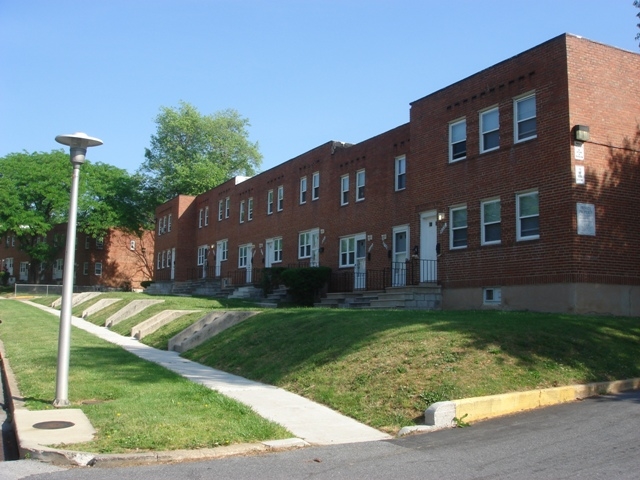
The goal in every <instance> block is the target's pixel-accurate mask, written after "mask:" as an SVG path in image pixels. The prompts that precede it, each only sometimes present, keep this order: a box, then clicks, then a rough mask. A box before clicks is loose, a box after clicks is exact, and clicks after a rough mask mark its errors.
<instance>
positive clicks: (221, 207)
mask: <svg viewBox="0 0 640 480" xmlns="http://www.w3.org/2000/svg"><path fill="white" fill-rule="evenodd" d="M223 213H224V200H219V201H218V221H219V222H221V221H222V217H223Z"/></svg>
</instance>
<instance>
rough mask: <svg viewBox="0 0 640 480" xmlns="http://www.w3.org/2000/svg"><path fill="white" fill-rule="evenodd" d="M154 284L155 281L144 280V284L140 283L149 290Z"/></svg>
mask: <svg viewBox="0 0 640 480" xmlns="http://www.w3.org/2000/svg"><path fill="white" fill-rule="evenodd" d="M152 283H153V280H143V281H142V282H140V286H141V287H142V288H148V287H149V285H151V284H152Z"/></svg>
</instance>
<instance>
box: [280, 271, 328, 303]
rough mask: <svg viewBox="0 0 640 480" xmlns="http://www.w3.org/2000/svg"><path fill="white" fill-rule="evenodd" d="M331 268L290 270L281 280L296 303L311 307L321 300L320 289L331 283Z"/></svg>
mask: <svg viewBox="0 0 640 480" xmlns="http://www.w3.org/2000/svg"><path fill="white" fill-rule="evenodd" d="M330 275H331V269H330V268H329V267H308V268H289V269H286V270H284V271H283V272H282V274H281V278H282V281H283V282H284V284H285V285H286V286H287V288H288V289H289V293H290V294H291V296H292V297H293V301H294V303H296V304H298V305H303V306H311V305H313V304H314V302H315V301H316V300H318V299H319V292H320V289H321V288H322V287H323V286H324V285H325V284H326V283H327V282H328V281H329V277H330Z"/></svg>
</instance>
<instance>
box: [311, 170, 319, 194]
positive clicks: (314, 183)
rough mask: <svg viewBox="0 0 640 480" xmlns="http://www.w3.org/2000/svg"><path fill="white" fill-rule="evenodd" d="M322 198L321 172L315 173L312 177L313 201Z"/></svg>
mask: <svg viewBox="0 0 640 480" xmlns="http://www.w3.org/2000/svg"><path fill="white" fill-rule="evenodd" d="M319 198H320V172H314V173H313V176H312V177H311V201H314V200H318V199H319Z"/></svg>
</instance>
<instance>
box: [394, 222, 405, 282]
mask: <svg viewBox="0 0 640 480" xmlns="http://www.w3.org/2000/svg"><path fill="white" fill-rule="evenodd" d="M408 259H409V227H396V228H394V229H393V256H392V264H391V285H392V286H394V287H403V286H404V285H406V283H407V260H408Z"/></svg>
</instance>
